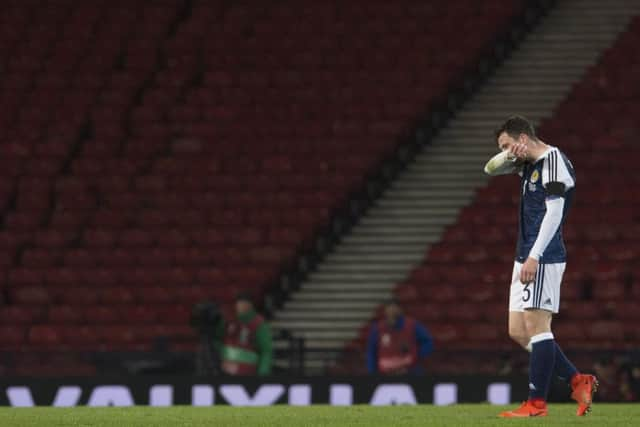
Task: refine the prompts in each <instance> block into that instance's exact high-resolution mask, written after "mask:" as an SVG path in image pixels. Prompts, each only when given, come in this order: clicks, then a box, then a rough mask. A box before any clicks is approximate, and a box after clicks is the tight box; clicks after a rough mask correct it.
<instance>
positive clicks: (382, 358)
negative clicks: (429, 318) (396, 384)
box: [367, 300, 433, 375]
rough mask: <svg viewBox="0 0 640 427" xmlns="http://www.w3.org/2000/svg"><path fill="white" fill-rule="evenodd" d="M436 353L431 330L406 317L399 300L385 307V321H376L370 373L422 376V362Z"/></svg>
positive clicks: (369, 356) (371, 336)
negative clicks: (432, 353)
mask: <svg viewBox="0 0 640 427" xmlns="http://www.w3.org/2000/svg"><path fill="white" fill-rule="evenodd" d="M431 352H433V339H432V337H431V334H429V331H428V330H427V329H426V328H425V327H424V326H423V325H421V324H420V323H419V322H417V321H416V320H415V319H413V318H411V317H409V316H405V315H404V314H403V313H402V309H401V308H400V305H399V304H398V301H396V300H391V301H388V302H387V303H386V304H385V308H384V318H383V319H381V320H378V321H376V322H374V323H373V324H372V325H371V330H370V332H369V342H368V345H367V369H368V371H369V373H370V374H383V375H403V374H422V373H423V372H424V370H423V368H422V366H421V365H420V363H419V362H420V360H422V359H423V358H425V357H426V356H428V355H429V354H430V353H431Z"/></svg>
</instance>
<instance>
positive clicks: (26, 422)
mask: <svg viewBox="0 0 640 427" xmlns="http://www.w3.org/2000/svg"><path fill="white" fill-rule="evenodd" d="M514 406H516V405H511V406H509V407H505V406H492V405H484V404H472V405H454V406H432V405H417V406H390V407H372V406H365V405H358V406H351V407H332V406H310V407H292V406H272V407H263V408H233V407H223V406H218V407H209V408H194V407H189V406H177V407H170V408H150V407H142V406H138V407H132V408H87V407H78V408H1V409H0V426H2V427H13V426H20V427H23V426H29V427H31V426H33V427H40V426H42V427H44V426H47V427H56V426H82V427H89V426H106V427H110V426H114V427H129V426H144V427H152V426H162V427H164V426H172V427H174V426H207V427H212V426H216V427H218V426H220V427H226V426H242V427H249V426H421V427H422V426H447V427H449V426H455V427H457V426H480V427H482V426H513V425H536V426H574V425H575V426H578V425H579V426H605V427H606V426H634V425H639V424H638V423H639V421H638V420H640V404H596V405H594V410H593V412H592V413H591V414H590V415H588V416H586V417H580V418H579V417H576V416H575V405H570V404H551V405H550V406H549V416H548V417H546V418H529V419H501V418H497V414H498V413H499V412H500V411H502V410H504V409H506V408H512V407H514Z"/></svg>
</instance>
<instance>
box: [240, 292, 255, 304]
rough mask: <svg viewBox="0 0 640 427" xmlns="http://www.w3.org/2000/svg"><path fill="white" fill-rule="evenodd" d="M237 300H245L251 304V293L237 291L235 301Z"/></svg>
mask: <svg viewBox="0 0 640 427" xmlns="http://www.w3.org/2000/svg"><path fill="white" fill-rule="evenodd" d="M238 301H246V302H250V303H251V304H253V295H251V293H249V292H244V291H242V292H238V293H237V294H236V302H238Z"/></svg>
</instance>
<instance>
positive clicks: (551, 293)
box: [541, 263, 598, 416]
mask: <svg viewBox="0 0 640 427" xmlns="http://www.w3.org/2000/svg"><path fill="white" fill-rule="evenodd" d="M565 267H566V264H565V263H558V264H547V265H546V268H545V276H547V277H546V279H547V282H548V283H549V284H550V286H548V287H547V289H546V290H543V297H542V298H541V301H542V302H544V301H547V300H551V302H552V304H551V305H552V308H551V310H552V311H553V312H554V313H558V311H559V309H560V284H561V283H562V276H563V275H564V270H565ZM554 373H555V375H557V376H558V377H560V378H561V379H563V380H564V381H565V382H566V383H567V384H568V385H569V386H570V387H571V389H572V392H571V397H572V398H573V399H574V400H575V401H576V402H578V409H577V411H576V415H578V416H581V415H586V414H587V413H588V412H589V411H590V410H591V403H592V401H593V394H594V393H595V391H596V390H597V387H598V380H597V379H596V377H595V376H593V375H590V374H581V373H580V372H579V371H578V370H577V369H576V367H575V366H574V365H573V363H571V361H570V360H569V358H568V357H567V356H565V354H564V352H563V351H562V349H561V348H560V345H559V344H558V343H557V342H555V365H554Z"/></svg>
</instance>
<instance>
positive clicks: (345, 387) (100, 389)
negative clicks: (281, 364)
mask: <svg viewBox="0 0 640 427" xmlns="http://www.w3.org/2000/svg"><path fill="white" fill-rule="evenodd" d="M526 382H527V381H526V378H524V377H520V376H517V377H515V376H514V377H497V376H454V377H444V376H443V377H384V378H383V377H285V378H282V377H271V378H242V379H239V378H233V377H215V378H212V377H207V378H198V377H175V376H173V377H171V376H169V377H167V376H163V377H156V376H149V377H147V376H138V377H136V376H128V377H92V378H3V379H2V380H0V406H13V407H30V406H58V407H72V406H96V407H98V406H133V405H144V406H147V405H148V406H172V405H192V406H211V405H232V406H268V405H276V404H283V405H297V406H305V405H311V404H328V405H336V406H348V405H352V404H370V405H402V404H406V405H413V404H420V403H432V404H436V405H450V404H454V403H476V402H489V403H493V404H508V403H511V402H517V401H521V400H523V399H526V387H524V386H523V384H526Z"/></svg>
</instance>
